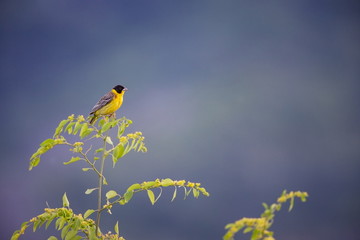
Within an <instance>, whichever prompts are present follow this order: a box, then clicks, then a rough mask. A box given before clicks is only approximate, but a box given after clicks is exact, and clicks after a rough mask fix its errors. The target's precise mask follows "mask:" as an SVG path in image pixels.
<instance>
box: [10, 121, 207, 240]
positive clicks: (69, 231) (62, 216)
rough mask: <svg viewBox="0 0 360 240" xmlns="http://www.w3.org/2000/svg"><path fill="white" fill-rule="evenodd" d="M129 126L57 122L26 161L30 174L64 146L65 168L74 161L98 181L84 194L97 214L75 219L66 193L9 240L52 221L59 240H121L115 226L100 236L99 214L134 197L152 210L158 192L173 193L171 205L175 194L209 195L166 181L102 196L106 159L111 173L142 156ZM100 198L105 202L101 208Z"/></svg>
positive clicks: (122, 123) (189, 185) (141, 141)
mask: <svg viewBox="0 0 360 240" xmlns="http://www.w3.org/2000/svg"><path fill="white" fill-rule="evenodd" d="M130 124H132V121H131V120H129V119H126V118H125V117H123V118H121V119H114V118H105V119H101V120H100V121H98V124H97V125H95V124H94V125H90V124H89V123H88V122H87V121H86V120H85V119H84V117H83V116H82V115H79V116H78V117H76V118H75V117H74V115H71V116H69V117H68V118H67V119H65V120H62V121H61V122H60V123H59V125H58V126H57V128H56V130H55V133H54V135H53V137H52V138H49V139H46V140H45V141H43V142H42V143H41V144H40V147H39V148H38V150H37V151H36V152H35V153H34V154H33V155H32V156H31V158H30V166H29V170H32V169H33V168H34V167H36V166H37V165H38V164H39V163H40V160H41V157H42V155H43V154H44V153H46V152H48V151H49V150H50V149H52V148H53V147H55V146H57V145H65V146H68V147H69V150H70V151H71V152H73V154H74V156H73V157H71V159H70V160H69V161H67V162H64V164H65V165H68V164H72V163H75V162H78V161H84V162H86V163H87V164H88V167H87V168H82V171H93V172H94V173H95V175H96V176H97V177H98V186H97V187H96V188H91V189H87V190H86V191H85V194H91V193H92V192H94V191H97V192H98V206H97V208H96V209H88V210H87V211H86V212H85V213H84V214H75V213H74V212H73V210H72V209H71V208H70V203H69V200H68V197H67V195H66V193H65V194H64V195H63V198H62V202H63V206H62V208H45V210H44V213H42V214H40V215H38V216H36V217H34V218H32V219H31V220H29V221H26V222H24V223H23V224H22V225H21V227H20V229H19V230H16V231H15V232H14V233H13V235H12V238H11V240H16V239H18V238H19V237H20V236H21V235H23V234H24V233H25V230H26V229H27V228H29V227H30V226H32V228H33V231H36V230H38V229H39V228H40V227H41V226H42V225H44V224H45V228H48V226H49V225H50V224H51V223H52V222H53V221H54V220H55V219H56V221H55V228H56V229H57V230H58V231H61V239H65V240H79V239H89V240H99V239H106V240H123V238H122V237H120V236H119V227H118V222H117V223H116V225H115V226H114V231H115V234H111V233H107V234H103V233H102V232H101V230H100V220H101V214H102V212H103V211H105V210H106V211H108V212H109V213H111V208H112V207H113V206H114V205H124V204H127V203H128V202H129V201H130V200H131V199H132V197H133V195H134V194H135V193H138V192H142V191H143V192H146V193H147V196H148V198H149V200H150V202H151V204H155V202H156V201H157V200H158V199H159V197H160V196H161V193H162V188H163V187H171V186H172V187H174V193H173V197H172V200H174V199H175V197H176V195H177V189H178V188H183V189H184V190H185V197H186V196H188V195H189V194H190V193H191V192H192V194H193V196H194V197H195V198H198V197H199V195H200V194H203V195H205V196H209V193H208V192H207V191H206V189H205V188H203V187H201V186H200V183H193V182H189V181H185V180H179V181H176V180H172V179H170V178H166V179H156V180H154V181H147V182H143V183H135V184H132V185H131V186H130V187H128V188H127V190H126V191H125V193H123V194H119V193H117V192H116V191H115V190H110V191H107V192H106V193H105V194H104V193H103V185H107V184H108V182H107V180H106V178H105V176H104V164H105V161H106V160H109V159H111V161H112V165H113V167H115V165H116V164H117V163H118V160H119V159H120V158H122V157H124V156H125V155H126V154H128V153H129V152H130V151H137V152H146V151H147V148H146V147H145V143H144V137H143V136H142V133H141V132H135V133H128V134H126V135H125V130H126V128H127V127H129V125H130ZM110 131H114V132H115V137H111V136H110V134H109V132H110ZM65 135H74V136H77V137H79V138H80V139H79V141H76V142H70V141H68V140H67V139H66V138H65ZM90 139H95V140H96V139H97V140H98V141H97V142H100V143H101V145H102V146H100V147H99V148H97V149H95V150H93V149H92V145H90V146H88V145H89V140H90ZM155 188H159V189H160V193H159V194H158V196H155V194H154V192H153V189H155ZM103 195H105V198H106V203H105V204H104V200H103V197H104V196H103ZM93 213H96V218H95V220H93V219H91V218H89V216H90V215H91V214H93ZM56 239H57V238H56V237H54V236H51V237H49V238H48V240H56Z"/></svg>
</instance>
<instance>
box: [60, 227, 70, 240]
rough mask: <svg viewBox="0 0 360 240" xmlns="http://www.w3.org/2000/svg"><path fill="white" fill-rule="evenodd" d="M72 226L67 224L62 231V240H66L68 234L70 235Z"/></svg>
mask: <svg viewBox="0 0 360 240" xmlns="http://www.w3.org/2000/svg"><path fill="white" fill-rule="evenodd" d="M70 227H71V225H70V224H67V225H66V226H65V227H64V228H63V229H62V230H61V239H64V238H65V236H66V234H67V233H68V231H69V229H70Z"/></svg>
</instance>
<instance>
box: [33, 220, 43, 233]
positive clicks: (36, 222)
mask: <svg viewBox="0 0 360 240" xmlns="http://www.w3.org/2000/svg"><path fill="white" fill-rule="evenodd" d="M40 223H41V220H40V219H36V221H35V222H34V225H33V232H35V231H36V229H37V227H38V226H39V224H40Z"/></svg>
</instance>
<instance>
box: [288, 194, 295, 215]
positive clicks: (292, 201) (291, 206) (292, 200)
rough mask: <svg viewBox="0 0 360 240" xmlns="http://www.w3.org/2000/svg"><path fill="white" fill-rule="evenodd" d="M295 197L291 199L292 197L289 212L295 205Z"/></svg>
mask: <svg viewBox="0 0 360 240" xmlns="http://www.w3.org/2000/svg"><path fill="white" fill-rule="evenodd" d="M294 199H295V198H294V197H292V198H291V199H290V206H289V212H290V211H291V210H292V209H293V207H294Z"/></svg>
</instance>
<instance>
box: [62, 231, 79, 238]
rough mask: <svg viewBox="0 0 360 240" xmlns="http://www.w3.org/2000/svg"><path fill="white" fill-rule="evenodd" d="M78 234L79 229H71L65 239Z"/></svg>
mask: <svg viewBox="0 0 360 240" xmlns="http://www.w3.org/2000/svg"><path fill="white" fill-rule="evenodd" d="M76 234H77V231H76V230H70V231H69V232H68V233H67V234H66V237H65V240H71V239H73V238H74V237H75V236H76Z"/></svg>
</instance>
